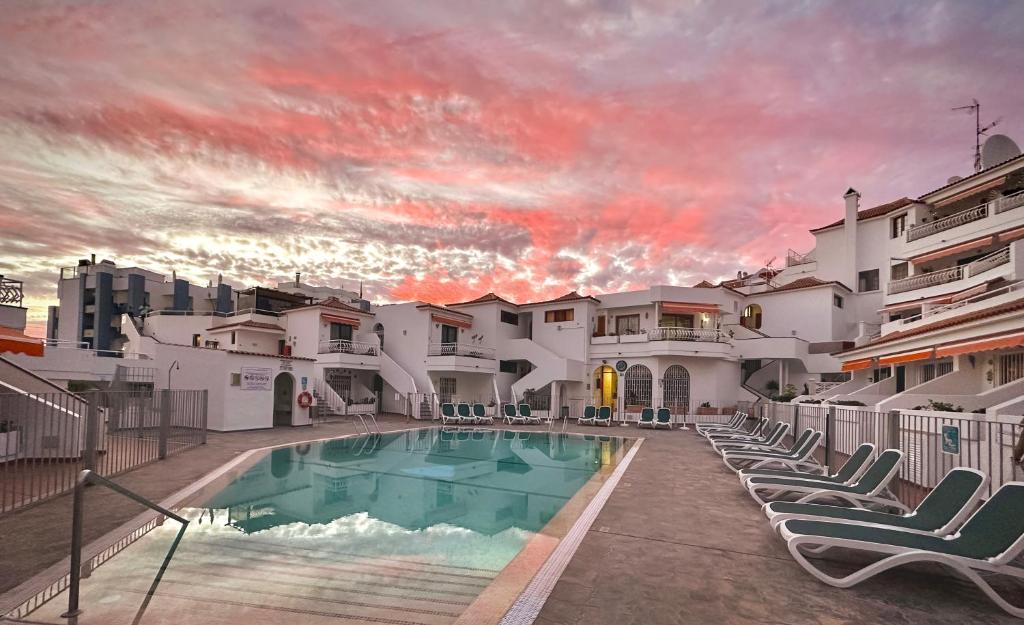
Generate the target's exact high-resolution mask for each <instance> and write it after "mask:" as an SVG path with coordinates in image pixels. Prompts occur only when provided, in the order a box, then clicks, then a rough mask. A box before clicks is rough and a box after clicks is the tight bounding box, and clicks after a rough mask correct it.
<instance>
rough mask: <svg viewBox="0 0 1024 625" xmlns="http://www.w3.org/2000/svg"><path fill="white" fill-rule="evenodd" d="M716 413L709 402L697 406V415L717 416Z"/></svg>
mask: <svg viewBox="0 0 1024 625" xmlns="http://www.w3.org/2000/svg"><path fill="white" fill-rule="evenodd" d="M717 412H718V411H717V410H715V409H714V408H713V407H712V406H711V402H709V401H706V402H703V403H701V405H700V406H697V414H717Z"/></svg>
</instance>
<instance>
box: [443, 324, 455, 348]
mask: <svg viewBox="0 0 1024 625" xmlns="http://www.w3.org/2000/svg"><path fill="white" fill-rule="evenodd" d="M441 342H442V343H449V344H451V343H458V342H459V329H458V328H456V327H455V326H449V325H445V324H441Z"/></svg>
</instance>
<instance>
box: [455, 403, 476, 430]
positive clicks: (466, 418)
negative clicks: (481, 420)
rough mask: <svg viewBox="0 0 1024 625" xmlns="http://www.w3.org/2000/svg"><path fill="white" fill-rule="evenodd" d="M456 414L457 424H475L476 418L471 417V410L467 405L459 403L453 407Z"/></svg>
mask: <svg viewBox="0 0 1024 625" xmlns="http://www.w3.org/2000/svg"><path fill="white" fill-rule="evenodd" d="M455 409H456V413H457V414H458V416H459V423H464V424H468V425H472V424H474V423H476V418H475V417H474V416H473V412H472V410H473V409H472V408H470V406H469V404H465V403H460V404H459V405H457V406H456V407H455Z"/></svg>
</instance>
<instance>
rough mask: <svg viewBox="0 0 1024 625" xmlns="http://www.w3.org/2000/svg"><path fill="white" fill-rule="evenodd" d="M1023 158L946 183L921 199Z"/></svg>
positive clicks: (1021, 156) (1019, 155) (1015, 158)
mask: <svg viewBox="0 0 1024 625" xmlns="http://www.w3.org/2000/svg"><path fill="white" fill-rule="evenodd" d="M1022 158H1024V154H1018V155H1017V156H1014V157H1012V158H1008V159H1006V160H1005V161H1003V162H1002V163H996V164H995V165H993V166H992V167H987V168H985V169H983V170H981V171H979V172H975V173H973V174H971V175H970V176H964V177H963V178H961V179H959V180H954V181H953V182H949V183H946V184H944V185H942V186H941V187H939V188H938V189H932V190H931V191H929V192H928V193H923V194H921V197H928V196H929V195H932V194H933V193H938V192H939V191H942V190H943V189H948V188H949V187H952V186H953V185H957V184H960V183H962V182H963V181H964V180H970V179H971V178H974V177H976V176H981V175H982V174H985V173H986V172H988V171H989V170H991V169H995V168H996V167H1002V166H1003V165H1006V164H1007V163H1012V162H1013V161H1016V160H1019V159H1022Z"/></svg>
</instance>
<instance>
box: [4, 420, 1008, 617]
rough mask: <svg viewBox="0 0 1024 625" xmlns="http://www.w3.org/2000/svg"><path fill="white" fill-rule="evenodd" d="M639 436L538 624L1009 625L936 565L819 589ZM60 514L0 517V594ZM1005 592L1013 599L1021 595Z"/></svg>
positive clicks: (674, 457)
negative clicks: (632, 454)
mask: <svg viewBox="0 0 1024 625" xmlns="http://www.w3.org/2000/svg"><path fill="white" fill-rule="evenodd" d="M413 425H415V424H413ZM382 427H383V428H386V429H399V428H404V427H409V424H407V422H406V420H405V419H404V418H388V419H383V420H382ZM570 429H571V430H573V431H589V432H594V430H595V428H593V427H591V428H577V427H575V426H573V427H571V428H570ZM602 431H603V432H604V431H605V430H602ZM352 432H353V427H352V425H350V424H348V423H344V424H339V423H335V424H325V425H320V426H316V427H314V428H297V429H275V430H262V431H254V432H238V433H230V434H216V433H211V434H210V437H209V442H208V444H207V445H206V446H204V447H202V448H200V449H196V450H192V451H188V452H184V453H182V454H180V455H177V456H174V457H172V458H170V459H168V460H165V461H162V462H157V463H153V464H150V465H147V466H145V467H142V468H140V469H138V470H136V471H133V472H131V473H128V474H125V475H123V476H120V477H118V478H117V480H116V481H117V482H119V483H121V484H123V485H125V486H127V487H128V488H131V489H133V490H136V491H137V492H140V493H141V494H143V495H145V496H147V497H150V498H152V499H156V500H159V499H161V498H163V497H166V496H168V495H170V494H171V493H173V492H175V491H176V490H178V489H180V488H182V487H184V486H186V485H188V484H190V483H192V482H194V481H195V480H196V479H198V478H199V477H201V476H202V475H204V474H205V473H207V472H209V471H211V470H213V469H214V468H216V467H218V466H220V465H221V464H223V463H224V462H226V461H228V460H230V459H231V458H232V457H234V456H235V455H237V454H238V453H241V452H242V451H245V450H248V449H251V448H254V447H260V446H266V445H270V444H280V443H287V442H291V441H299V440H308V439H311V438H325V437H332V436H340V435H344V434H350V433H352ZM607 433H609V434H617V435H626V434H629V435H636V430H635V429H634V428H630V429H626V428H617V427H616V428H612V429H611V431H608V432H607ZM643 435H644V436H645V437H647V439H648V440H647V441H646V442H645V444H644V445H643V447H642V448H641V449H640V452H639V453H638V454H637V456H636V458H635V459H634V460H633V463H632V464H631V465H630V467H629V469H628V470H627V472H626V474H625V475H624V476H623V480H622V482H620V484H619V486H618V488H617V489H616V490H615V492H614V493H613V494H612V496H611V498H610V499H609V501H608V503H607V504H606V506H605V508H604V510H603V511H602V512H601V514H600V516H599V517H598V519H597V521H596V522H595V524H594V526H593V527H592V528H591V531H590V532H589V533H588V535H587V536H586V538H585V539H584V540H583V542H582V544H581V546H580V549H579V551H577V553H576V555H575V557H574V558H573V559H572V561H571V562H570V564H569V566H568V568H567V569H566V571H565V574H564V575H563V576H562V578H561V580H560V581H559V582H558V584H557V585H556V586H555V589H554V592H553V593H552V596H551V598H550V599H549V600H548V602H547V604H546V605H545V606H544V609H543V610H542V612H541V615H540V618H539V620H538V623H542V624H544V625H555V624H557V625H574V624H580V625H582V624H584V623H585V624H587V625H600V624H604V623H607V624H616V625H626V624H629V623H637V624H640V623H643V624H645V625H647V624H650V625H670V624H676V623H680V624H683V623H686V624H689V623H693V624H701V625H704V624H710V623H722V624H732V623H737V624H738V623H788V624H792V625H797V624H800V625H803V624H808V623H820V624H823V625H825V624H828V625H834V624H840V623H850V624H853V623H858V624H861V623H885V624H887V625H890V624H897V623H928V624H933V623H935V624H945V623H949V624H950V625H952V624H954V623H955V624H958V625H959V624H961V623H968V622H969V623H979V624H989V623H1019V622H1020V621H1018V620H1017V619H1012V618H1010V617H1009V616H1007V615H1005V614H1004V613H1003V612H1001V611H1000V610H998V609H997V608H995V607H994V606H993V605H991V604H990V603H989V602H988V601H987V599H986V598H985V597H984V596H983V595H982V594H981V593H980V592H978V591H976V590H975V589H974V587H973V586H971V585H969V584H967V583H966V582H963V581H960V580H957V579H955V578H951V577H948V576H946V575H943V574H942V573H941V570H939V569H937V568H929V567H922V568H916V569H913V570H909V571H905V572H890V573H887V574H884V575H883V576H881V577H880V578H878V579H876V580H874V581H871V582H868V583H865V584H863V585H861V586H860V587H858V588H854V589H848V590H841V589H836V588H831V587H829V586H825V585H823V584H821V583H819V582H817V581H816V580H814V579H813V578H812V577H810V576H809V575H807V574H806V573H805V572H803V570H802V569H800V568H799V567H798V566H797V565H796V564H795V563H794V562H793V561H792V559H791V558H790V556H789V554H788V552H787V551H786V549H785V547H784V545H783V544H782V543H781V541H780V540H779V539H778V538H777V537H775V536H774V535H773V534H772V533H771V532H770V531H769V528H768V524H767V522H766V520H765V519H764V517H763V516H762V514H761V512H760V510H759V509H758V506H757V505H756V504H755V503H754V502H753V501H752V500H751V499H750V498H749V496H747V495H746V494H745V493H744V492H743V491H742V489H741V488H740V486H739V483H738V481H737V480H736V478H735V477H734V476H733V475H732V474H731V473H730V472H728V471H726V470H725V468H724V467H723V466H722V464H721V462H720V460H718V458H717V456H715V455H714V454H713V453H712V452H711V450H710V449H709V448H708V446H707V445H706V444H704V443H703V442H702V441H700V440H699V439H698V438H697V437H696V436H694V435H693V434H692V433H691V432H678V431H672V432H668V431H658V432H651V431H645V432H644V433H643ZM86 500H87V504H86V506H87V515H88V516H87V523H86V528H85V536H86V540H87V541H89V540H92V539H95V538H97V537H99V536H101V535H103V534H104V533H106V532H108V531H110V530H112V529H114V528H116V527H117V526H119V525H120V524H122V523H124V522H125V521H127V520H129V519H131V518H132V517H134V516H135V515H136V514H138V513H139V512H141V508H140V507H139V506H137V505H136V504H134V503H132V502H130V501H128V500H126V499H124V498H123V497H120V496H118V495H116V494H114V493H111V492H109V491H107V490H106V489H90V491H89V493H88V495H87V498H86ZM70 507H71V497H70V496H67V495H65V496H60V497H57V498H55V499H52V500H50V501H47V502H45V503H42V504H39V505H36V506H33V507H30V508H28V509H26V510H22V511H19V512H16V513H13V514H10V515H9V516H7V517H5V518H3V519H0V563H2V566H0V592H4V591H6V590H8V589H10V588H12V587H14V586H16V585H17V584H19V583H20V582H22V581H23V580H25V579H27V578H28V577H30V576H31V575H34V574H36V573H38V572H39V571H41V570H43V569H45V568H46V567H48V566H50V565H52V564H54V563H56V562H58V561H60V560H61V559H62V558H63V557H65V556H66V555H67V553H68V547H69V544H68V543H69V524H70ZM838 566H842V564H841V563H840V564H839V565H838ZM1013 596H1014V597H1015V599H1016V600H1018V601H1019V602H1020V603H1021V604H1024V592H1017V593H1016V594H1015V595H1013ZM295 622H297V623H298V622H300V621H295Z"/></svg>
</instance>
